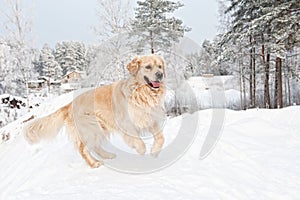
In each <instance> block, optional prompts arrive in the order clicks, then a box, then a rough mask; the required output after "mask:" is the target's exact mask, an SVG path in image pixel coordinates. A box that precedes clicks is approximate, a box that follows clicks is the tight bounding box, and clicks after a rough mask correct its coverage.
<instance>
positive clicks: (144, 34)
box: [0, 0, 300, 110]
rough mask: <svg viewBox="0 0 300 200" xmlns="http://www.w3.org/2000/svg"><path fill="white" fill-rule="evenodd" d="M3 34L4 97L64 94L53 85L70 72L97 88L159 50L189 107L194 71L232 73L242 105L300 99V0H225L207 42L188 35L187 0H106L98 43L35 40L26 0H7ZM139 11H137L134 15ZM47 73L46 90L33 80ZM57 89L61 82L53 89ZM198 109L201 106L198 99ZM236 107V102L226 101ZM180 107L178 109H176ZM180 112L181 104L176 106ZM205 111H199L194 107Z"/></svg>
mask: <svg viewBox="0 0 300 200" xmlns="http://www.w3.org/2000/svg"><path fill="white" fill-rule="evenodd" d="M5 2H6V3H5V6H6V8H5V9H2V11H1V12H2V14H3V15H1V17H4V18H5V20H3V21H4V22H5V23H4V24H3V26H2V27H3V28H2V29H3V30H1V32H0V33H1V35H0V71H1V73H0V95H1V94H10V95H15V96H20V97H23V98H25V99H27V106H29V105H30V98H29V97H30V96H31V95H33V94H34V95H35V96H37V95H38V94H41V95H43V96H49V93H50V94H51V95H59V94H61V93H62V91H61V90H60V89H59V88H55V87H54V86H53V85H52V84H51V83H52V82H55V81H58V82H59V81H60V80H61V79H62V78H63V77H64V76H66V75H67V74H68V73H69V72H72V71H79V72H83V73H84V74H85V75H84V76H83V77H82V79H80V87H81V88H83V87H94V86H97V85H102V84H106V83H109V82H112V81H116V80H120V79H123V78H125V77H126V76H128V73H127V71H126V64H127V62H128V61H129V60H130V59H131V58H132V57H133V56H135V55H140V54H148V53H155V54H161V55H163V56H164V57H165V59H166V62H167V63H168V66H167V67H168V69H167V71H168V83H169V87H170V90H173V91H174V95H173V97H174V98H175V100H174V101H173V102H175V103H174V104H175V107H179V109H181V108H180V107H181V106H182V105H183V103H182V102H180V99H182V98H180V97H177V95H184V94H182V92H180V91H177V88H181V89H182V87H180V85H181V84H182V83H183V82H184V81H185V80H188V79H189V78H191V77H199V76H200V77H201V76H205V75H207V74H209V75H212V76H215V77H216V76H232V77H234V79H236V80H237V83H238V84H237V85H236V86H235V88H234V89H236V90H238V91H239V94H240V105H239V109H249V108H282V107H286V106H290V105H299V104H300V87H299V78H300V69H299V68H300V46H299V44H300V42H299V37H300V36H299V21H300V9H299V2H298V1H297V0H272V1H270V0H251V1H250V0H217V2H218V5H219V11H218V12H219V16H218V18H219V24H218V30H219V32H218V34H217V35H216V36H215V37H214V40H212V41H209V40H205V41H203V43H202V44H201V45H198V46H199V48H195V49H189V50H183V48H182V43H183V41H188V44H189V46H191V48H192V46H193V43H195V42H192V41H191V40H188V39H187V37H186V36H185V33H187V32H189V31H192V30H193V29H192V28H193V27H189V26H188V24H185V23H184V22H183V21H182V20H181V19H179V18H177V17H176V16H175V15H174V14H173V13H174V12H175V11H176V10H178V9H184V4H183V3H182V2H180V1H178V2H174V1H168V0H144V1H137V2H136V5H135V6H133V5H132V4H131V3H130V1H129V0H125V1H124V0H122V1H121V0H115V1H107V0H98V1H97V5H98V6H97V8H96V10H95V14H96V15H97V18H98V21H99V23H98V25H97V26H95V27H93V31H94V33H95V38H97V42H95V43H94V44H85V43H83V42H80V41H60V42H57V43H56V44H55V45H54V46H51V45H49V44H47V43H45V44H44V45H43V46H42V47H41V48H37V47H35V46H34V45H33V42H32V41H33V38H34V36H33V35H32V29H33V25H32V24H33V23H32V21H31V18H30V15H29V14H28V13H27V12H26V7H25V6H24V5H23V4H22V1H20V0H7V1H5ZM132 13H134V14H132ZM40 77H44V80H46V82H47V83H46V86H45V89H44V90H39V91H38V92H37V90H33V89H32V88H30V87H29V86H30V83H31V82H32V81H33V80H38V79H39V78H40ZM51 87H53V88H51ZM184 106H186V105H184ZM191 106H194V107H197V106H196V105H191ZM226 107H227V108H231V107H230V105H228V106H226ZM173 109H174V108H173ZM175 110H177V109H175ZM193 110H197V109H193Z"/></svg>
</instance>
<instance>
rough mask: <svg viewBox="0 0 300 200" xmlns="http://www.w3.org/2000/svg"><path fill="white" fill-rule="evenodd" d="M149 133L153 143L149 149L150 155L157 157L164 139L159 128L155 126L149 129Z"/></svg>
mask: <svg viewBox="0 0 300 200" xmlns="http://www.w3.org/2000/svg"><path fill="white" fill-rule="evenodd" d="M150 133H151V134H152V135H153V138H154V142H153V145H152V148H151V154H152V156H154V157H157V156H158V154H159V153H160V151H161V148H162V147H163V145H164V142H165V139H164V136H163V134H162V131H161V130H160V128H158V126H157V125H154V126H153V127H151V128H150Z"/></svg>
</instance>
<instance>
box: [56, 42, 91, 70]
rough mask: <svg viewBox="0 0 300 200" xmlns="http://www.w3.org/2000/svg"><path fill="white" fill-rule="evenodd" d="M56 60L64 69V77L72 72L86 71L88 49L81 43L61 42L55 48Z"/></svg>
mask: <svg viewBox="0 0 300 200" xmlns="http://www.w3.org/2000/svg"><path fill="white" fill-rule="evenodd" d="M54 56H55V60H56V61H57V62H58V64H59V65H60V67H61V68H62V71H63V75H65V74H66V73H67V72H69V71H72V70H80V71H85V70H86V64H87V63H86V48H85V45H84V44H83V43H81V42H73V41H70V42H65V41H64V42H59V43H57V44H56V46H55V51H54Z"/></svg>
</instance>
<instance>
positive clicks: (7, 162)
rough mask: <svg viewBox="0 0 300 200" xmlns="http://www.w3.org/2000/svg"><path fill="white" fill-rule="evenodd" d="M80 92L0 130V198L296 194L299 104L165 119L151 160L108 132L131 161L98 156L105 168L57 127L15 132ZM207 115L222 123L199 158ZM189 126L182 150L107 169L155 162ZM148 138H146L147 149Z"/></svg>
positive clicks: (298, 191) (208, 121) (277, 196)
mask: <svg viewBox="0 0 300 200" xmlns="http://www.w3.org/2000/svg"><path fill="white" fill-rule="evenodd" d="M84 91H85V90H81V91H79V92H72V93H68V94H64V95H62V96H60V97H58V98H55V99H52V100H49V101H47V102H46V103H44V104H42V105H41V106H40V107H38V108H35V109H34V110H33V111H32V112H31V113H29V114H27V115H25V116H23V117H22V118H20V119H19V120H17V121H15V122H13V123H11V124H9V125H8V126H6V127H4V128H2V129H0V135H1V134H3V133H10V135H11V137H10V140H8V141H6V142H2V143H1V144H0V180H1V181H0V199H8V200H14V199H22V200H27V199H28V200H29V199H30V200H35V199H38V200H43V199H62V200H67V199H72V200H77V199H78V200H79V199H111V200H117V199H151V200H153V199H205V200H210V199H213V200H215V199H222V200H226V199H229V200H232V199H239V200H243V199H247V200H248V199H255V200H259V199H263V200H264V199H289V200H292V199H295V200H296V199H299V195H300V159H299V157H300V148H299V146H300V134H299V133H300V123H299V118H300V107H297V106H293V107H289V108H285V109H276V110H265V109H253V110H247V111H232V110H219V111H221V112H215V111H217V110H216V109H208V110H203V111H198V112H196V113H194V114H192V115H190V114H185V115H183V116H179V117H175V118H168V120H167V122H166V124H165V127H164V134H165V138H166V144H165V146H164V150H163V151H162V152H161V155H159V156H158V158H152V157H151V156H149V155H145V156H138V155H136V154H135V152H134V151H132V150H131V149H130V148H129V147H127V146H126V145H125V144H124V143H122V141H121V140H120V139H119V138H118V136H114V137H112V139H111V141H112V142H111V143H112V144H113V145H114V146H115V147H117V148H118V149H119V150H123V151H124V152H128V153H130V154H132V155H133V156H135V157H134V159H136V160H137V162H135V160H133V159H128V160H126V157H125V158H124V157H122V155H123V154H121V155H119V156H118V157H117V158H116V160H115V161H113V160H112V161H104V162H105V164H104V166H101V167H100V168H98V169H90V168H89V167H88V165H87V164H85V162H84V161H83V159H82V158H81V157H80V155H79V153H78V152H77V150H76V149H75V148H74V146H73V144H71V143H70V142H69V140H68V137H67V136H66V134H65V130H64V129H62V130H61V133H60V134H59V136H58V137H57V138H55V139H54V140H52V141H49V142H42V143H40V144H37V145H29V144H28V143H27V142H26V141H25V139H24V137H23V135H22V133H21V129H22V126H23V125H22V123H21V122H22V121H24V120H25V119H27V118H29V117H30V116H31V115H37V116H43V115H47V114H48V113H51V112H52V111H54V110H56V109H57V108H59V107H61V106H63V105H65V104H67V103H68V102H70V101H71V100H72V98H74V96H77V95H78V94H80V93H82V92H84ZM215 113H224V114H225V115H224V116H219V115H218V116H214V115H215ZM214 118H217V119H220V121H219V122H220V123H221V126H222V127H221V132H220V137H219V140H218V141H217V143H216V145H215V147H214V148H213V149H212V151H211V153H210V154H209V155H208V156H206V157H200V151H201V150H202V147H203V143H204V142H205V141H206V139H207V135H208V137H209V131H210V130H211V128H213V127H214V126H217V124H215V123H211V122H212V121H213V119H214ZM184 120H185V122H187V124H183V121H184ZM195 124H196V125H197V127H196V129H194V131H195V135H194V134H192V133H191V132H189V131H187V132H186V137H187V138H189V140H187V141H184V140H182V143H184V142H188V145H187V148H185V149H181V150H182V151H179V153H177V157H176V159H174V160H173V161H172V162H171V163H169V164H166V165H165V166H164V167H162V168H161V169H159V170H154V171H153V172H152V173H150V172H148V173H139V174H134V173H126V172H125V171H124V170H123V171H122V170H120V169H119V170H114V169H113V166H114V162H118V160H122V159H123V161H124V159H125V163H124V169H125V168H126V166H127V165H128V166H130V165H133V166H134V165H135V164H136V163H138V162H139V161H141V160H142V161H143V159H145V160H146V159H148V161H152V162H157V161H161V160H162V158H166V157H167V156H168V155H169V154H168V151H167V150H168V148H170V147H171V146H172V144H174V143H175V142H176V139H178V138H179V134H180V132H181V127H187V128H188V127H189V126H190V127H192V126H194V125H195ZM186 130H187V129H186ZM151 141H152V140H151V139H148V138H145V143H146V146H147V148H148V149H149V148H150V145H151ZM179 150H180V149H179ZM176 151H177V149H176V148H174V149H173V152H176ZM171 154H172V152H171V153H170V155H171ZM140 163H143V162H139V164H140ZM121 167H122V166H121ZM136 167H137V169H143V167H145V168H146V167H147V166H140V165H138V164H137V166H136ZM140 172H141V171H140Z"/></svg>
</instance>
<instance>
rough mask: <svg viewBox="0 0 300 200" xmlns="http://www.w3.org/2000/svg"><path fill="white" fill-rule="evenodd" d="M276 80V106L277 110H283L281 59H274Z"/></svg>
mask: <svg viewBox="0 0 300 200" xmlns="http://www.w3.org/2000/svg"><path fill="white" fill-rule="evenodd" d="M276 77H277V78H276V79H277V86H276V87H277V90H276V91H275V93H277V104H276V105H277V106H278V108H283V101H282V60H281V58H279V57H277V58H276Z"/></svg>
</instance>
